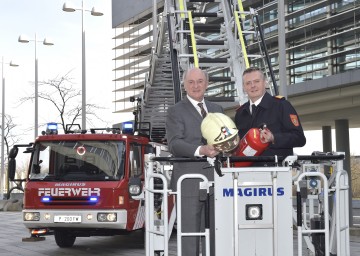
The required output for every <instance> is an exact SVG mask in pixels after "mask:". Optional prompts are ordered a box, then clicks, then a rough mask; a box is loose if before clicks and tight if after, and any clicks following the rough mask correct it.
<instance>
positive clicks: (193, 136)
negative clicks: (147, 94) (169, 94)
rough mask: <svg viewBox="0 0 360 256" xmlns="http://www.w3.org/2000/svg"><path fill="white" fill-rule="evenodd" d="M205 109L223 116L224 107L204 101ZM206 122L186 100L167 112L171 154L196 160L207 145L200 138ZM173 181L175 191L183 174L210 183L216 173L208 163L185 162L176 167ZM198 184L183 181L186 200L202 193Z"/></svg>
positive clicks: (167, 133)
mask: <svg viewBox="0 0 360 256" xmlns="http://www.w3.org/2000/svg"><path fill="white" fill-rule="evenodd" d="M205 105H206V107H207V110H208V112H209V113H214V112H220V113H223V109H222V107H221V106H219V105H217V104H215V103H212V102H210V101H207V100H205ZM202 120H203V118H202V116H201V115H200V113H199V112H198V111H197V110H196V108H195V107H194V106H193V105H192V104H191V102H190V101H189V99H188V98H187V97H185V99H183V100H182V101H180V102H178V103H177V104H175V105H174V106H171V107H170V108H169V109H168V111H167V118H166V137H167V142H168V147H169V150H170V152H171V153H172V154H173V156H175V157H189V158H195V157H194V153H195V151H196V149H197V148H198V147H199V146H201V145H204V139H203V137H202V135H201V130H200V126H201V122H202ZM173 167H174V168H173V172H172V177H171V189H172V190H173V191H176V183H177V181H178V179H179V177H180V176H181V175H183V174H190V173H192V174H193V173H196V174H198V173H200V174H203V175H205V176H206V177H207V178H208V179H209V180H210V181H213V180H214V169H213V168H212V167H211V166H210V165H209V164H208V163H207V162H199V163H196V162H183V163H174V165H173ZM198 182H199V180H197V181H196V180H190V179H189V180H185V181H183V189H182V195H183V196H190V195H191V196H194V195H198V193H199V185H198V184H199V183H198Z"/></svg>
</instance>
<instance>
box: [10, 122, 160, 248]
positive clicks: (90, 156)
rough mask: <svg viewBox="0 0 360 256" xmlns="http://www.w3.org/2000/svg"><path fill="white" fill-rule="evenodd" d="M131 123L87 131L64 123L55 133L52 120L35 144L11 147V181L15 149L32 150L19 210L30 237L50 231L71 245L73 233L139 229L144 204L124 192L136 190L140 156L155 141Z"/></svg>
mask: <svg viewBox="0 0 360 256" xmlns="http://www.w3.org/2000/svg"><path fill="white" fill-rule="evenodd" d="M132 125H133V123H132V122H126V123H123V125H122V129H121V130H120V129H117V128H111V129H110V128H107V129H90V132H91V133H87V131H86V130H80V129H73V130H71V127H73V126H67V129H66V131H65V134H58V130H57V125H56V124H55V123H51V124H49V125H48V128H47V130H46V132H43V133H42V134H43V135H41V136H39V137H37V138H36V140H35V142H34V143H30V144H27V145H15V146H14V147H13V148H12V150H11V152H10V154H9V177H10V180H14V176H15V169H16V160H15V158H16V156H17V153H18V151H19V148H21V147H25V148H26V149H25V153H30V154H31V158H30V165H29V171H28V176H27V178H26V180H25V191H24V208H23V223H24V224H25V226H26V227H27V228H28V229H29V230H30V233H31V237H30V238H31V239H33V240H34V239H39V240H43V239H45V237H44V236H45V235H49V234H54V236H55V241H56V243H57V245H58V246H59V247H71V246H72V245H73V244H74V242H75V240H76V237H88V236H95V235H96V236H100V235H101V236H102V235H117V234H126V233H129V232H130V231H133V230H138V229H142V228H144V218H145V216H144V211H145V208H144V202H143V201H142V200H140V201H139V200H134V199H133V198H132V197H130V196H129V191H131V193H132V194H133V195H137V193H138V191H140V190H139V187H140V186H141V180H143V176H144V173H143V169H144V167H143V165H144V154H145V153H149V152H154V145H155V144H154V143H151V142H150V141H149V138H148V137H147V136H141V135H134V134H133V128H132ZM78 127H79V126H78ZM133 180H136V183H132V181H133Z"/></svg>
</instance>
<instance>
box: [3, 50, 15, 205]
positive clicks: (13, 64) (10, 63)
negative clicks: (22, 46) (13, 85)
mask: <svg viewBox="0 0 360 256" xmlns="http://www.w3.org/2000/svg"><path fill="white" fill-rule="evenodd" d="M4 64H9V65H10V66H11V67H17V66H19V65H17V64H15V63H13V62H12V61H10V62H9V63H6V62H5V61H4V56H3V57H2V58H1V74H2V80H1V81H2V106H1V114H2V115H1V174H0V175H1V176H0V190H1V191H0V200H2V199H3V198H4V183H5V77H4Z"/></svg>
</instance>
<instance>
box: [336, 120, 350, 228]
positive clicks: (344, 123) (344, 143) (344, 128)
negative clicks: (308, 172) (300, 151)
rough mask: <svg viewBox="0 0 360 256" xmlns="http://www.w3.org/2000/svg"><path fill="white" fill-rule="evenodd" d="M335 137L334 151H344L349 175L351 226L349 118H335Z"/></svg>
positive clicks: (345, 164) (345, 167) (345, 166)
mask: <svg viewBox="0 0 360 256" xmlns="http://www.w3.org/2000/svg"><path fill="white" fill-rule="evenodd" d="M335 138H336V151H337V152H345V159H344V169H345V170H346V171H347V172H348V175H349V225H350V227H352V226H353V213H352V186H351V169H350V140H349V120H347V119H339V120H335Z"/></svg>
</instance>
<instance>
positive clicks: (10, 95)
mask: <svg viewBox="0 0 360 256" xmlns="http://www.w3.org/2000/svg"><path fill="white" fill-rule="evenodd" d="M64 3H65V1H64V0H1V1H0V35H1V36H0V57H3V58H4V62H5V64H4V77H5V113H6V114H8V115H11V116H12V117H13V120H14V123H15V124H17V125H18V127H17V129H18V130H19V131H18V132H19V134H22V133H23V131H24V130H27V131H28V130H29V129H30V128H31V127H34V123H35V121H34V113H35V110H34V109H35V104H34V102H33V101H28V102H26V103H24V104H22V105H19V100H20V98H22V97H26V96H31V95H34V92H35V87H34V81H35V42H34V41H30V42H29V43H19V42H18V37H19V36H20V35H23V34H25V35H27V37H28V38H29V39H30V40H34V39H35V34H36V37H37V41H41V42H37V43H36V52H37V54H36V55H37V58H38V81H39V82H41V81H48V80H49V79H54V78H56V77H61V76H63V75H65V74H66V73H68V72H69V71H70V77H71V78H73V82H74V87H75V88H76V89H78V90H81V86H82V80H81V73H82V64H81V63H82V55H81V53H82V41H81V39H82V26H81V10H77V11H75V12H64V11H63V10H62V6H63V4H64ZM71 3H72V4H73V6H75V8H78V9H80V8H81V3H82V1H81V0H73V1H71ZM92 7H95V8H96V9H97V10H99V11H101V12H103V13H104V15H103V16H92V15H90V12H88V11H85V12H84V29H85V35H86V40H85V44H86V46H85V49H86V55H85V56H86V102H87V103H93V104H97V105H98V106H100V107H102V109H100V110H99V111H98V112H97V114H98V115H99V116H101V118H102V119H103V121H100V120H93V123H91V124H89V123H88V124H87V128H90V127H109V126H111V125H112V124H114V123H118V122H120V121H119V120H117V119H119V118H120V115H119V114H113V113H112V112H113V111H114V105H113V100H114V93H113V92H112V91H113V90H114V86H115V85H114V82H113V81H112V80H113V78H114V72H113V71H112V69H113V65H114V61H113V60H112V59H113V58H114V51H113V50H112V48H113V47H114V43H115V42H114V41H115V40H113V39H112V38H113V37H114V34H115V30H113V29H112V24H111V1H110V0H106V1H104V0H87V1H84V9H85V10H91V9H92ZM45 38H47V39H50V40H51V41H53V43H54V45H52V46H46V45H43V44H42V41H43V40H44V39H45ZM10 61H12V62H15V63H16V64H18V65H19V67H16V68H14V67H10V66H9V65H7V63H9V62H10ZM40 88H41V87H40ZM40 88H39V89H40ZM79 100H80V101H81V97H80V98H79ZM56 114H57V112H56V111H55V110H54V109H52V108H51V107H49V105H48V104H46V103H45V102H43V101H42V100H41V99H39V124H46V123H47V122H51V121H56V117H57V115H56ZM58 121H59V120H58ZM79 123H81V121H79ZM44 129H45V125H44V126H43V127H41V126H40V127H39V133H40V132H41V131H42V130H44ZM25 133H26V134H27V135H30V139H32V138H33V132H32V131H28V132H25ZM26 134H24V135H26Z"/></svg>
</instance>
